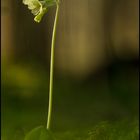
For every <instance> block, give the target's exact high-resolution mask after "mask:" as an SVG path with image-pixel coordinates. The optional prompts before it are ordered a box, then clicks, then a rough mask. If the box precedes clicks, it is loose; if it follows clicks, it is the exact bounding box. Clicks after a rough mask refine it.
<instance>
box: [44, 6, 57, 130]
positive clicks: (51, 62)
mask: <svg viewBox="0 0 140 140" xmlns="http://www.w3.org/2000/svg"><path fill="white" fill-rule="evenodd" d="M58 13H59V4H57V7H56V15H55V21H54V26H53V34H52V44H51V61H50V89H49V106H48V120H47V129H50V124H51V118H52V117H51V116H52V101H53V67H54V46H55V37H56V26H57V21H58Z"/></svg>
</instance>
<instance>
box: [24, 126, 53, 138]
mask: <svg viewBox="0 0 140 140" xmlns="http://www.w3.org/2000/svg"><path fill="white" fill-rule="evenodd" d="M24 140H54V138H53V134H52V133H51V132H50V131H49V130H47V129H46V128H45V127H44V126H39V127H37V128H34V129H33V130H31V131H30V132H29V133H28V134H27V135H26V136H25V139H24Z"/></svg>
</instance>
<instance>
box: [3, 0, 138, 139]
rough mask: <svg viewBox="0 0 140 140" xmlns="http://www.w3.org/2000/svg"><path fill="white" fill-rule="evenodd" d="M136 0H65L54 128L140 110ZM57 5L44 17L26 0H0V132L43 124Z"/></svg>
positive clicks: (82, 125)
mask: <svg viewBox="0 0 140 140" xmlns="http://www.w3.org/2000/svg"><path fill="white" fill-rule="evenodd" d="M138 5H139V0H116V1H114V0H62V1H61V4H60V14H59V22H58V28H57V36H56V45H55V66H54V100H53V115H52V117H53V119H52V130H53V131H67V130H74V129H80V128H90V127H92V126H94V124H96V123H98V122H100V121H104V120H109V121H116V120H120V119H130V118H138V102H139V100H138V97H139V95H138V93H139V86H138V85H139V66H138V62H139V39H138V38H139V26H138V25H139V12H138V11H139V6H138ZM54 14H55V7H54V8H51V9H50V10H49V11H48V13H47V14H46V15H45V16H44V17H43V20H42V22H41V23H40V24H37V23H35V22H34V20H33V18H34V16H33V15H32V14H31V12H30V11H29V10H28V9H27V6H25V5H23V4H22V0H12V1H11V0H2V1H1V58H2V61H1V62H2V64H1V66H2V69H1V75H2V78H1V80H2V89H1V113H2V116H1V120H2V125H1V126H2V138H3V139H4V140H7V139H8V137H13V134H14V135H15V134H16V135H18V134H19V133H20V135H22V134H23V135H24V133H25V132H27V131H29V130H30V129H32V128H33V127H35V126H38V125H40V124H43V125H45V124H46V118H47V107H48V92H49V89H48V87H49V67H50V66H49V65H50V49H51V36H52V28H53V22H54Z"/></svg>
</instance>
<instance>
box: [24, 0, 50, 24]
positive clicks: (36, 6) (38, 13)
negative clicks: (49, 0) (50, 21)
mask: <svg viewBox="0 0 140 140" xmlns="http://www.w3.org/2000/svg"><path fill="white" fill-rule="evenodd" d="M23 4H25V5H28V9H30V10H31V12H32V14H33V15H35V18H34V20H35V21H36V22H38V23H39V22H40V21H41V19H42V17H43V15H44V14H45V13H46V12H47V10H48V8H47V6H46V5H45V1H39V0H23Z"/></svg>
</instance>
